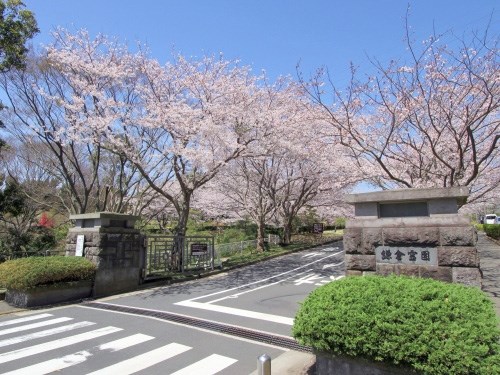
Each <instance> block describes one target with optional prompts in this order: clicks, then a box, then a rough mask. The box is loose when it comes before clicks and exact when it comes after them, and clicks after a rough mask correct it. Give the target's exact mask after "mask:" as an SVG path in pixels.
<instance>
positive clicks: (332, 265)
mask: <svg viewBox="0 0 500 375" xmlns="http://www.w3.org/2000/svg"><path fill="white" fill-rule="evenodd" d="M342 264H344V261H342V262H340V263H330V264H325V265H324V266H323V268H322V269H324V270H325V269H327V268H333V267H338V266H341V265H342Z"/></svg>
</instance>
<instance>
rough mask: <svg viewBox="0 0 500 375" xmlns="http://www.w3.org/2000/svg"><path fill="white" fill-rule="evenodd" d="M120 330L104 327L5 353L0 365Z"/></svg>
mask: <svg viewBox="0 0 500 375" xmlns="http://www.w3.org/2000/svg"><path fill="white" fill-rule="evenodd" d="M122 330H123V329H122V328H117V327H111V326H109V327H104V328H100V329H96V330H94V331H89V332H85V333H81V334H79V335H74V336H69V337H64V338H62V339H59V340H54V341H49V342H45V343H43V344H39V345H33V346H29V347H27V348H22V349H18V350H13V351H10V352H7V353H1V354H0V363H5V362H10V361H14V360H16V359H20V358H25V357H29V356H31V355H35V354H39V353H43V352H48V351H50V350H54V349H59V348H62V347H65V346H68V345H73V344H77V343H79V342H82V341H87V340H91V339H94V338H97V337H101V336H105V335H109V334H111V333H115V332H119V331H122Z"/></svg>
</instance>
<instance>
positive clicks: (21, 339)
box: [0, 321, 95, 348]
mask: <svg viewBox="0 0 500 375" xmlns="http://www.w3.org/2000/svg"><path fill="white" fill-rule="evenodd" d="M94 324H95V323H92V322H87V321H84V322H80V323H73V324H68V325H65V326H61V327H57V328H52V329H46V330H45V331H39V332H34V333H30V334H28V335H24V336H16V337H12V338H10V339H5V340H2V341H0V348H1V347H3V346H7V345H13V344H18V343H20V342H24V341H29V340H33V339H39V338H41V337H46V336H50V335H55V334H58V333H62V332H68V331H71V330H73V329H77V328H82V327H87V326H91V325H94Z"/></svg>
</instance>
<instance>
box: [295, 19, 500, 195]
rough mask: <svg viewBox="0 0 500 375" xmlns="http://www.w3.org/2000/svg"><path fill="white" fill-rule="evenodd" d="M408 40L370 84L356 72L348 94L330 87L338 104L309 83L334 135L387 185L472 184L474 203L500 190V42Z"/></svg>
mask: <svg viewBox="0 0 500 375" xmlns="http://www.w3.org/2000/svg"><path fill="white" fill-rule="evenodd" d="M407 30H409V28H408V27H407ZM406 39H407V50H408V52H409V56H408V60H407V61H406V62H397V61H393V62H391V63H390V64H389V65H388V66H384V65H383V64H381V63H378V62H374V65H375V67H376V68H377V71H378V73H377V74H376V75H375V76H374V77H370V78H369V79H368V80H367V81H359V80H357V78H356V74H355V72H354V71H353V79H352V81H351V85H350V87H349V88H348V89H347V90H346V91H344V92H341V90H339V89H338V88H337V87H335V85H333V84H332V85H331V89H332V90H331V93H333V95H334V97H335V99H336V102H335V103H334V104H333V105H330V104H329V103H327V102H325V100H324V98H325V96H324V88H322V87H321V83H320V81H321V80H320V79H318V78H319V77H316V78H315V79H313V80H312V81H311V83H310V85H309V86H307V85H305V86H306V87H308V89H309V92H310V94H311V97H312V98H313V99H314V100H315V101H316V103H317V104H318V105H319V106H320V107H321V108H322V109H323V113H324V115H325V118H326V119H327V121H328V122H329V123H330V124H331V129H332V132H331V136H332V137H335V138H336V139H338V140H339V142H341V143H342V144H343V145H345V146H346V147H347V148H348V150H349V152H350V155H351V157H352V158H353V160H356V165H357V167H358V168H359V169H360V170H361V171H362V172H363V173H364V174H365V175H366V177H367V179H368V180H370V181H371V182H372V183H374V184H376V185H379V186H382V187H390V186H394V185H396V186H399V187H429V186H443V187H446V186H468V187H469V189H470V191H471V197H470V201H472V202H473V201H474V200H478V199H481V198H482V197H484V196H486V195H487V194H490V193H491V192H492V191H493V190H498V184H499V183H500V181H499V180H498V169H499V168H500V155H499V144H500V120H499V118H500V117H499V108H500V81H499V71H500V69H499V60H498V47H497V43H498V41H497V40H496V39H493V40H491V39H488V38H487V33H485V35H484V36H482V37H480V36H479V35H477V34H474V36H473V38H472V39H471V41H470V42H465V41H462V42H461V44H460V45H458V47H456V48H451V47H450V46H448V45H446V44H444V43H443V42H442V40H444V38H438V37H436V36H433V37H431V38H430V39H429V40H427V41H426V42H425V43H424V45H423V49H420V48H418V47H417V46H416V44H415V43H414V42H413V41H412V40H411V35H410V34H409V32H407V38H406ZM329 82H330V83H331V82H332V81H331V80H329ZM488 179H489V181H488Z"/></svg>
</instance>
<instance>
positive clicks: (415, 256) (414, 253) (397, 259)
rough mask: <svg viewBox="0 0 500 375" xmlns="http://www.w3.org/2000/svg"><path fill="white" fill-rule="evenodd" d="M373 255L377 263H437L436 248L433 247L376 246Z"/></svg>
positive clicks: (427, 264) (425, 264)
mask: <svg viewBox="0 0 500 375" xmlns="http://www.w3.org/2000/svg"><path fill="white" fill-rule="evenodd" d="M375 257H376V262H377V263H388V264H413V265H423V266H437V265H438V259H437V248H435V247H416V246H377V247H376V248H375Z"/></svg>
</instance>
